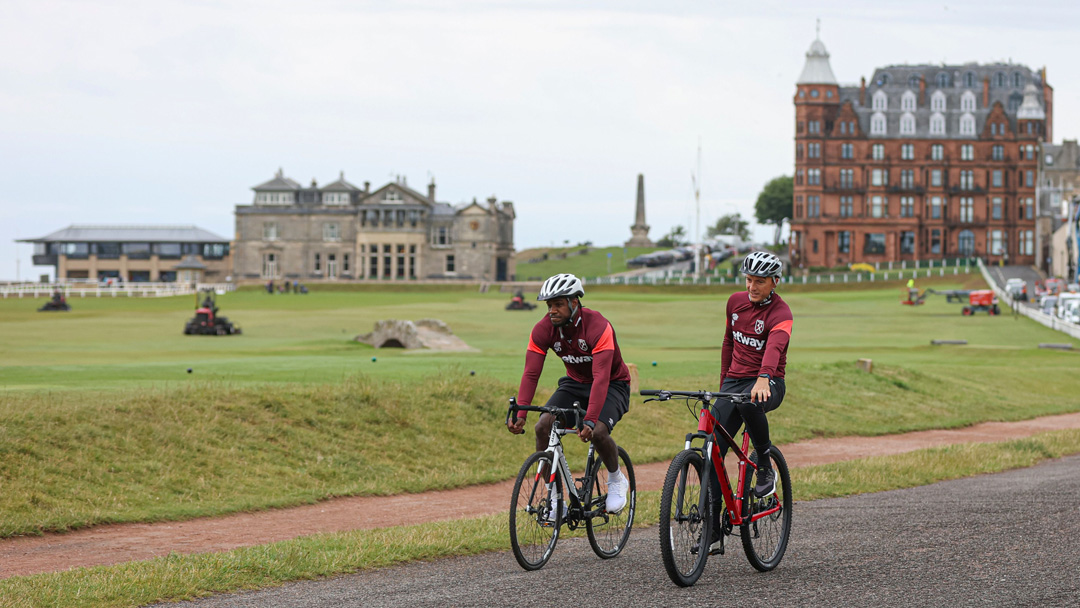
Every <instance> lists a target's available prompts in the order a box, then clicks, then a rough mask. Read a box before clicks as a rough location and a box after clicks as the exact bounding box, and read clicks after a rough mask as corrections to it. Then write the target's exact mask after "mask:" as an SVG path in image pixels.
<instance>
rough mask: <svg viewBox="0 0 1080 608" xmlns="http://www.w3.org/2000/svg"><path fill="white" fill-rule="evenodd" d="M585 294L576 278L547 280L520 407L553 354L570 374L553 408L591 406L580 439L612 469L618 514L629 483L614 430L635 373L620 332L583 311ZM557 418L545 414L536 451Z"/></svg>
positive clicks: (610, 502) (612, 502) (610, 499)
mask: <svg viewBox="0 0 1080 608" xmlns="http://www.w3.org/2000/svg"><path fill="white" fill-rule="evenodd" d="M584 295H585V288H584V287H583V286H582V285H581V281H580V280H579V279H578V278H577V277H575V276H574V275H572V274H557V275H555V276H553V277H551V278H549V279H548V280H546V281H544V284H543V286H541V287H540V295H538V296H537V298H536V299H537V300H541V301H546V302H547V307H548V312H547V315H546V316H545V317H544V318H543V319H541V320H540V321H539V322H538V323H537V324H536V326H535V327H533V330H532V334H531V335H530V336H529V347H528V350H527V351H526V352H525V371H524V373H523V374H522V376H521V384H520V386H519V387H518V395H517V402H518V403H519V404H521V405H531V404H532V398H533V396H534V395H535V393H536V384H537V382H538V381H539V380H540V372H541V371H543V369H544V360H545V359H546V358H547V351H548V350H549V349H550V350H552V351H554V352H555V355H556V356H558V357H559V358H561V359H562V360H563V364H564V365H565V366H566V375H565V376H563V377H562V378H560V379H559V387H558V388H557V389H555V392H554V393H553V394H552V395H551V398H550V399H548V401H547V405H549V406H556V407H560V408H564V409H568V408H571V407H572V406H573V403H574V402H575V401H578V402H581V403H587V404H588V407H587V408H586V413H585V421H584V424H583V425H582V428H581V430H580V431H578V437H579V438H580V439H581V440H582V441H592V443H593V446H595V448H596V453H597V454H598V455H599V456H600V459H601V460H603V462H604V465H605V466H606V467H607V470H608V482H607V485H608V495H607V505H606V506H607V511H608V512H609V513H615V512H618V511H620V510H621V509H622V508H623V507H624V506H625V505H626V492H627V489H628V487H629V481H628V480H627V479H626V476H625V475H623V473H622V471H621V470H620V468H619V452H618V446H617V445H616V444H615V440H614V439H612V438H611V430H612V429H613V428H615V424H616V423H617V422H618V421H619V420H620V419H621V418H622V417H623V415H624V414H625V413H626V412H627V410H629V409H630V371H629V370H628V369H627V368H626V364H625V363H623V360H622V353H621V352H620V351H619V343H618V341H616V339H615V329H614V328H613V327H612V326H611V323H609V322H608V320H607V319H605V318H604V317H603V316H602V315H601V314H600V313H598V312H596V311H595V310H590V309H588V308H584V307H583V306H581V300H580V298H581V297H582V296H584ZM526 415H527V412H518V415H517V418H515V419H514V420H513V421H507V424H506V425H507V428H508V429H509V430H510V432H511V433H514V434H521V433H524V432H525V417H526ZM553 421H554V417H553V416H552V415H551V414H547V413H544V414H541V415H540V420H539V421H538V422H537V423H536V427H535V431H536V449H537V450H538V451H539V450H544V449H546V448H547V445H548V437H549V436H550V434H551V425H552V422H553Z"/></svg>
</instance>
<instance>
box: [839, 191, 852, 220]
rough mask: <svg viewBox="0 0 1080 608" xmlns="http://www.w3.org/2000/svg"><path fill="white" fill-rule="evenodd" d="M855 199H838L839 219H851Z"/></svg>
mask: <svg viewBox="0 0 1080 608" xmlns="http://www.w3.org/2000/svg"><path fill="white" fill-rule="evenodd" d="M854 210H855V199H854V198H852V197H850V196H841V197H840V217H851V216H852V215H854V213H853V212H854Z"/></svg>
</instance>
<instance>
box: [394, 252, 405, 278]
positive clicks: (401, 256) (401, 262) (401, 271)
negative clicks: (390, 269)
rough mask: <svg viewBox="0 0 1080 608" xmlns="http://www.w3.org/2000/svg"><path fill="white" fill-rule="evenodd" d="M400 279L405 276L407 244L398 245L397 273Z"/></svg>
mask: <svg viewBox="0 0 1080 608" xmlns="http://www.w3.org/2000/svg"><path fill="white" fill-rule="evenodd" d="M395 276H396V277H397V278H399V279H404V278H405V245H398V246H397V274H396V275H395Z"/></svg>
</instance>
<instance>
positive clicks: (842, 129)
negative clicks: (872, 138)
mask: <svg viewBox="0 0 1080 608" xmlns="http://www.w3.org/2000/svg"><path fill="white" fill-rule="evenodd" d="M837 128H838V129H840V134H841V135H847V123H846V122H841V123H840V126H839V127H837Z"/></svg>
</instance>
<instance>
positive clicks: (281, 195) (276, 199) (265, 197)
mask: <svg viewBox="0 0 1080 608" xmlns="http://www.w3.org/2000/svg"><path fill="white" fill-rule="evenodd" d="M295 201H296V193H295V192H259V193H258V194H256V195H255V203H256V204H261V205H291V204H292V203H294V202H295Z"/></svg>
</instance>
